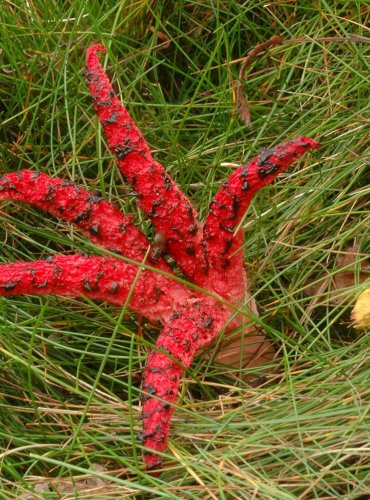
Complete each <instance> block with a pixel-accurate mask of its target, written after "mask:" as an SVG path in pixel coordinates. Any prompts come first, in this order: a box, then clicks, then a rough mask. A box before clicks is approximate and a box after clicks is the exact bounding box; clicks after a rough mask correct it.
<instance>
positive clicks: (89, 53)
mask: <svg viewBox="0 0 370 500" xmlns="http://www.w3.org/2000/svg"><path fill="white" fill-rule="evenodd" d="M98 52H103V53H105V52H106V48H105V47H104V45H100V44H95V45H90V47H88V49H87V50H86V59H89V58H90V57H94V56H95V57H96V56H97V53H98Z"/></svg>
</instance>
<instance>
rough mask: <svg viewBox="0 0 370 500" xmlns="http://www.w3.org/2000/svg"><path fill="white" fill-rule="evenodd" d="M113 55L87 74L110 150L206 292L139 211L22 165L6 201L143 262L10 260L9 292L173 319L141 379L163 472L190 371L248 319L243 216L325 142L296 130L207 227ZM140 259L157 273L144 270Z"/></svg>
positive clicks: (1, 184)
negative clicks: (157, 245) (129, 106)
mask: <svg viewBox="0 0 370 500" xmlns="http://www.w3.org/2000/svg"><path fill="white" fill-rule="evenodd" d="M104 50H105V49H104V47H102V46H100V45H95V46H92V47H90V48H89V49H88V50H87V56H86V65H87V71H86V79H87V84H88V87H89V90H90V93H91V95H92V98H93V102H94V107H95V109H96V111H97V113H98V116H99V119H100V121H101V123H102V126H103V129H104V132H105V134H106V136H107V139H108V144H109V147H110V149H111V151H112V153H113V154H114V155H116V156H117V158H118V165H119V168H120V169H121V171H122V173H123V175H124V176H125V178H126V179H127V181H128V182H129V183H130V184H131V185H132V187H133V189H134V191H135V192H136V194H137V200H138V204H139V206H140V207H141V208H142V209H143V210H144V212H145V213H146V214H147V215H148V217H149V218H150V219H151V221H152V223H153V225H154V227H155V229H156V230H157V232H158V233H160V234H161V235H162V236H163V237H164V238H165V240H166V248H167V252H168V254H169V255H170V256H171V257H172V259H173V260H174V261H175V262H176V264H177V266H178V268H179V269H180V270H181V271H182V272H183V273H185V274H186V276H187V277H188V279H189V281H192V282H193V283H195V284H196V285H199V286H201V287H203V288H204V289H205V291H206V292H207V293H205V294H203V293H200V292H195V291H194V290H192V289H191V288H190V287H187V286H185V285H183V284H181V283H180V282H178V281H176V279H175V278H174V276H173V271H172V270H171V268H170V266H169V265H168V263H167V262H166V260H165V259H163V258H162V257H161V256H160V255H158V253H156V251H155V249H153V248H152V247H151V246H150V245H149V242H148V240H147V238H146V237H145V236H144V235H143V234H142V233H141V231H140V230H139V229H137V228H136V227H135V226H134V225H133V222H132V220H133V219H132V216H130V215H124V214H122V213H121V212H120V211H119V210H118V209H117V208H116V207H115V206H114V205H112V204H111V203H109V202H107V201H104V200H101V199H100V197H98V196H97V195H95V194H93V193H90V192H89V191H86V190H85V189H83V188H80V187H78V186H77V185H75V184H74V183H71V182H69V181H65V180H62V179H52V178H50V177H49V176H47V175H46V174H40V173H38V172H32V171H28V170H23V171H20V172H17V173H11V174H6V175H4V176H2V177H1V178H0V199H12V200H17V201H22V202H26V203H30V204H32V205H34V206H37V207H39V208H41V209H43V210H45V211H47V212H49V213H51V214H53V215H55V216H57V217H59V218H60V219H63V220H66V221H68V222H70V223H72V224H75V225H76V226H77V227H78V228H79V229H81V230H82V231H83V232H84V233H85V235H86V236H87V237H88V238H89V239H90V240H91V241H93V242H94V243H95V244H96V245H99V246H102V247H104V248H108V249H109V250H113V251H114V252H116V253H117V254H121V255H122V256H125V257H128V258H130V259H132V260H133V261H135V262H132V261H130V262H125V261H124V260H122V258H119V255H118V256H117V257H108V258H106V257H98V256H92V255H91V256H90V255H89V256H83V255H69V256H55V257H53V258H46V259H44V260H41V261H37V262H14V263H10V264H4V265H1V266H0V295H3V296H9V295H18V294H22V293H29V294H37V295H39V294H44V293H45V294H46V293H51V294H56V295H66V296H71V297H78V296H87V297H89V298H91V299H97V300H102V301H106V302H109V303H112V304H116V305H124V304H126V302H127V301H128V300H129V304H128V305H129V307H130V308H131V309H132V310H133V311H135V312H137V313H139V314H141V315H143V316H146V317H147V318H149V319H151V320H158V321H161V322H162V323H163V325H164V327H163V331H162V333H161V335H160V336H159V338H158V340H157V344H156V349H153V350H152V351H151V352H150V353H149V355H148V360H147V363H146V368H145V372H144V377H143V385H142V388H143V433H142V434H141V435H140V438H141V440H142V442H143V445H144V447H145V450H146V451H145V453H144V460H145V463H146V465H147V467H148V469H156V468H158V467H160V465H161V456H160V452H162V451H163V450H164V449H165V446H166V443H167V440H168V434H169V429H170V422H171V415H172V413H173V404H174V403H175V402H176V399H177V393H178V388H179V383H180V380H181V376H182V374H183V369H184V368H185V367H189V366H190V365H191V363H192V360H193V358H194V356H195V354H196V353H197V352H198V351H199V350H200V349H203V348H204V347H206V346H207V345H209V343H210V342H212V340H213V339H214V338H215V337H216V336H217V335H218V334H219V333H220V332H221V331H222V329H223V328H224V327H225V325H227V328H230V327H233V326H235V325H238V324H240V322H241V318H238V317H236V318H234V320H233V322H232V323H230V321H229V320H230V317H231V315H232V314H233V309H232V305H233V304H238V303H239V302H242V301H243V299H244V297H245V294H246V293H247V288H248V277H247V274H246V272H245V269H244V259H243V252H242V246H243V234H242V232H241V231H240V230H239V231H238V232H235V231H236V228H237V225H238V223H239V222H240V220H241V218H242V216H243V215H244V213H245V211H246V209H247V207H248V205H249V203H250V201H251V199H252V197H253V195H254V194H255V193H256V191H258V190H259V189H260V188H261V187H263V186H264V185H266V184H268V183H270V182H272V181H273V179H274V178H275V177H276V176H277V175H278V174H279V173H280V172H282V171H284V170H285V169H286V168H288V167H289V166H290V165H291V164H292V163H293V162H294V161H296V160H297V159H298V158H299V157H300V156H301V155H302V154H303V153H304V152H305V151H307V150H309V149H314V148H318V147H319V144H318V143H317V142H316V141H314V140H313V139H309V138H307V137H297V138H295V139H293V140H290V141H288V142H285V143H283V144H280V145H278V146H276V147H274V148H272V149H269V150H262V151H261V152H260V154H259V155H258V156H257V157H256V158H254V159H253V160H252V161H251V162H250V163H248V165H245V166H242V167H240V168H238V169H236V170H235V171H234V172H233V173H232V174H231V176H230V177H229V179H228V180H227V181H226V182H225V183H224V184H223V186H222V188H221V189H220V191H219V192H218V194H217V195H216V196H215V198H214V200H213V201H212V202H211V205H210V213H209V215H208V217H207V218H206V221H205V223H204V227H203V224H202V223H201V222H200V221H199V220H198V218H197V213H196V211H195V209H194V208H193V206H192V204H191V202H190V201H189V200H188V198H187V197H186V196H185V195H184V194H183V193H182V192H181V191H180V189H179V188H178V186H177V185H176V184H175V183H174V182H173V181H172V179H170V177H169V176H168V174H166V172H165V171H164V169H163V167H162V165H160V164H159V163H158V162H156V161H155V160H154V159H153V158H152V155H151V152H150V148H149V146H148V144H147V143H146V141H145V139H144V137H143V136H142V134H141V132H140V130H139V129H138V127H137V126H136V125H135V123H134V122H133V120H132V119H131V117H130V116H129V114H128V112H127V110H126V109H125V108H124V107H123V106H122V104H121V103H120V101H119V100H118V98H117V96H116V94H115V93H114V91H113V88H112V86H111V83H110V81H109V79H108V77H107V75H106V74H105V72H104V70H103V68H102V66H101V64H100V61H99V59H98V52H102V51H104ZM140 263H146V264H149V265H150V266H152V267H153V270H151V269H145V268H143V267H140ZM156 270H158V271H165V272H166V273H167V274H168V275H163V274H160V272H156ZM209 293H210V294H211V295H212V297H211V296H210V295H209ZM221 299H224V300H225V299H226V301H228V302H229V306H230V307H228V306H227V305H225V302H224V301H222V300H221Z"/></svg>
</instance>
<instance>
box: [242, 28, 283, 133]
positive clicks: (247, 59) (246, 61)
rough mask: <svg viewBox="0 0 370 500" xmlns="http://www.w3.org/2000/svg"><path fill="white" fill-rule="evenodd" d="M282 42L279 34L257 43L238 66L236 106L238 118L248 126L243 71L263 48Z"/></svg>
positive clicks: (249, 122)
mask: <svg viewBox="0 0 370 500" xmlns="http://www.w3.org/2000/svg"><path fill="white" fill-rule="evenodd" d="M282 43H283V39H282V38H281V37H280V36H279V35H274V36H273V37H271V38H270V39H269V40H267V41H266V42H263V43H259V44H258V45H256V46H255V47H254V48H253V49H252V50H250V51H249V52H248V55H247V56H246V57H245V58H244V60H243V63H242V65H241V67H240V71H239V80H238V81H237V83H236V106H237V110H238V113H239V116H240V118H241V119H242V120H243V122H244V123H245V124H246V125H247V126H248V127H250V126H251V124H252V122H251V114H250V110H249V106H248V102H247V97H246V95H245V93H244V87H243V80H244V78H245V73H246V71H247V68H248V66H249V65H250V63H251V62H252V61H253V60H254V59H255V58H256V56H258V54H260V53H261V52H263V51H264V50H265V49H267V48H268V47H271V46H273V45H281V44H282Z"/></svg>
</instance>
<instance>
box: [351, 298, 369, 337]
mask: <svg viewBox="0 0 370 500" xmlns="http://www.w3.org/2000/svg"><path fill="white" fill-rule="evenodd" d="M351 319H352V321H353V326H354V327H355V328H358V329H365V328H369V327H370V288H368V289H367V290H365V291H364V292H362V294H361V295H360V296H359V298H358V299H357V301H356V304H355V307H354V308H353V310H352V314H351Z"/></svg>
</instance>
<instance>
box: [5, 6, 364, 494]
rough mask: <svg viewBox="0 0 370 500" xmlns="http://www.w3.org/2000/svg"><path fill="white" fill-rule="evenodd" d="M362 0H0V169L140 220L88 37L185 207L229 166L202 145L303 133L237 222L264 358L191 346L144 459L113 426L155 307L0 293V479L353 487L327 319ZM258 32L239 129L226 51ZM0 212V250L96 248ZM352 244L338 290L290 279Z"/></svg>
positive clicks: (349, 151) (349, 336)
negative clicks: (310, 142) (73, 185)
mask: <svg viewBox="0 0 370 500" xmlns="http://www.w3.org/2000/svg"><path fill="white" fill-rule="evenodd" d="M369 11H370V5H369V4H368V2H363V1H359V0H358V1H345V0H344V1H325V0H321V1H315V2H291V1H287V2H285V3H283V2H266V1H257V0H251V1H249V2H244V3H242V2H237V1H235V0H231V1H229V2H212V1H209V0H206V1H204V2H192V1H189V2H184V1H178V2H169V1H168V2H164V1H163V0H162V1H157V2H154V1H152V2H150V1H145V2H144V1H143V2H129V1H123V2H113V1H107V2H96V1H91V2H82V1H75V2H41V1H40V0H34V1H32V2H31V1H29V2H28V1H27V2H20V1H19V0H16V1H15V2H10V1H7V0H4V2H3V4H2V12H1V14H0V15H1V26H0V28H1V40H2V52H1V55H0V58H1V63H2V69H1V70H0V82H1V86H0V88H1V117H0V119H1V124H2V126H1V132H0V134H1V135H0V155H1V156H0V161H1V171H2V172H8V171H14V170H17V169H20V168H32V169H38V170H42V171H44V172H47V173H49V174H50V175H53V176H61V177H65V178H71V179H74V180H76V181H78V182H79V183H81V184H83V185H85V186H87V187H89V188H90V189H93V190H98V191H101V192H102V193H103V195H104V197H106V198H107V199H110V200H113V201H115V202H116V203H118V204H119V205H120V206H121V207H122V208H124V209H125V211H128V212H133V213H135V214H136V216H137V222H138V223H139V224H141V225H142V226H143V228H144V229H145V230H146V231H148V234H150V228H149V226H148V224H147V223H146V222H145V221H144V220H143V217H142V214H140V213H138V211H137V209H136V207H135V205H134V202H133V201H132V200H131V198H130V196H128V191H127V189H126V187H125V186H124V184H123V182H122V179H121V178H120V176H119V174H118V173H117V169H116V168H115V162H114V159H112V158H111V156H110V154H109V152H108V150H107V147H106V143H105V140H104V137H102V135H101V131H100V129H99V127H98V125H97V119H96V117H95V114H94V112H93V109H92V105H91V102H90V98H89V96H88V92H87V88H86V86H85V84H84V81H83V78H82V76H81V70H82V67H83V59H84V52H85V49H86V47H87V46H88V45H89V44H91V43H93V42H96V41H101V42H102V43H103V44H104V45H105V46H106V47H108V57H107V65H108V66H107V69H108V73H109V74H110V75H113V79H114V84H115V86H116V88H117V89H119V91H120V92H121V95H122V96H123V98H124V100H125V102H127V103H128V107H129V110H130V112H131V113H132V114H133V115H134V116H135V118H136V120H137V122H138V124H139V126H140V127H141V128H142V130H143V132H144V134H145V136H146V138H147V139H148V141H149V143H150V144H151V146H152V148H153V150H154V151H155V152H156V157H157V158H158V159H159V160H160V161H162V162H163V163H164V164H165V165H166V168H167V169H168V172H169V173H170V174H171V175H172V176H173V177H174V178H175V179H176V181H177V182H178V183H179V184H180V185H181V187H182V189H183V190H184V191H185V192H187V193H188V194H189V195H190V196H191V197H192V199H193V200H194V202H195V203H196V205H197V207H198V209H199V212H200V214H201V216H202V217H204V216H205V214H206V213H207V210H208V203H209V201H210V199H211V198H212V195H213V194H214V193H215V192H216V190H217V189H218V187H219V186H220V183H221V182H222V181H223V179H224V178H225V177H226V176H227V174H228V172H229V170H230V167H225V166H222V165H221V164H222V163H224V162H230V163H236V164H241V163H243V162H246V161H247V160H248V158H251V157H252V156H253V155H254V154H255V153H256V151H257V150H258V149H260V148H261V147H264V146H268V145H272V144H276V143H278V142H281V141H283V140H286V139H288V138H290V137H293V136H295V135H298V134H305V135H309V136H311V137H315V138H317V139H319V140H320V142H321V143H322V149H321V150H320V151H319V152H318V153H314V154H312V155H307V156H306V157H305V158H304V159H303V160H302V161H301V162H300V164H299V167H298V166H297V167H296V168H294V169H291V170H289V171H288V172H287V173H286V174H285V175H283V176H281V177H280V178H279V180H278V182H276V183H275V184H274V185H273V186H271V187H268V188H265V189H264V190H263V191H262V192H261V193H259V194H258V196H256V198H255V200H254V202H253V205H252V206H251V208H250V209H249V211H248V214H247V216H246V218H245V221H244V224H243V226H244V229H245V234H246V245H245V258H246V262H247V268H248V272H249V274H250V277H251V282H252V290H253V294H254V297H255V298H256V300H257V302H258V304H259V309H260V313H261V318H260V320H261V323H262V324H263V326H264V327H265V329H266V332H267V335H268V337H269V338H270V339H271V340H272V341H273V342H274V345H275V347H276V349H277V351H278V356H277V359H276V360H275V361H274V362H273V363H272V364H271V365H270V366H264V367H261V368H259V369H256V370H255V375H261V373H263V374H264V379H263V383H261V384H260V385H258V386H255V387H253V386H252V385H251V384H248V383H246V382H244V381H243V377H242V375H243V373H240V371H238V370H235V369H234V370H232V369H230V371H228V370H226V369H224V368H220V367H217V366H215V365H213V364H212V363H211V362H210V361H209V360H206V359H204V358H203V357H201V356H200V357H199V358H198V359H197V360H196V362H195V363H194V364H193V366H192V370H191V371H189V372H188V373H187V375H186V377H185V378H184V381H183V384H182V391H181V394H180V403H179V405H178V408H177V409H176V412H175V418H174V422H173V426H172V432H171V438H170V443H169V447H168V449H167V452H166V461H165V463H166V469H165V471H164V472H163V474H162V475H161V476H160V477H159V478H153V477H150V476H148V475H147V474H146V473H145V472H144V470H143V468H142V462H141V458H140V456H141V447H140V443H139V442H138V441H137V440H136V438H135V436H136V433H137V432H138V431H139V429H140V420H139V417H140V377H141V373H142V370H143V366H144V362H145V357H146V353H147V351H148V348H149V346H150V345H151V343H152V342H155V338H156V333H157V326H156V325H147V324H145V323H144V324H140V321H139V319H138V318H135V317H132V316H128V315H125V314H124V313H123V312H122V311H120V310H119V309H118V308H114V307H111V306H108V305H105V304H97V303H91V302H87V301H82V300H70V299H65V298H57V297H50V296H47V297H41V298H34V297H30V296H21V297H17V298H7V299H4V298H3V299H1V300H0V317H1V322H0V365H1V372H0V373H1V375H0V421H1V425H0V443H1V448H2V450H1V451H0V470H1V475H0V496H1V498H48V499H49V498H50V499H51V498H60V497H62V498H77V497H78V498H99V499H101V498H152V497H154V498H171V499H172V498H194V499H198V498H202V499H208V498H212V499H229V498H238V499H240V498H246V499H249V498H262V499H265V498H268V499H270V498H271V499H293V498H299V499H312V498H320V499H324V498H325V499H326V498H328V499H329V498H345V499H355V498H365V496H367V495H369V494H370V463H369V452H370V449H369V437H370V431H369V429H370V427H369V424H370V415H369V412H370V404H369V394H370V391H369V380H370V367H369V362H368V360H369V354H370V353H369V345H370V341H369V340H370V339H369V332H368V331H367V332H366V331H364V332H362V333H361V334H360V333H358V332H356V331H355V330H354V329H353V328H352V327H351V323H350V316H349V314H350V310H351V308H352V306H353V303H354V301H355V298H356V297H357V296H358V294H359V293H360V291H361V290H363V289H364V288H365V287H366V286H368V284H367V285H366V283H363V282H361V280H360V276H361V274H360V270H361V265H363V266H364V265H365V264H366V263H367V259H368V256H369V248H370V239H369V227H370V219H369V199H370V197H369V194H370V188H369V180H370V175H369V99H368V91H369V85H368V75H369V64H368V56H369V30H368V28H366V25H367V26H368V21H369ZM277 33H278V34H280V35H282V36H283V38H284V40H285V42H286V43H285V44H283V45H281V46H279V47H276V48H273V49H272V50H270V51H269V53H268V54H264V55H262V56H261V57H259V58H258V59H257V60H256V61H255V63H254V64H253V65H252V67H251V69H250V74H249V76H248V78H247V81H246V84H245V88H246V92H247V94H248V97H249V100H250V107H251V114H252V122H253V124H252V127H251V128H247V127H245V126H243V125H242V124H241V123H240V121H239V120H238V117H237V116H236V115H235V112H234V110H233V92H232V82H233V81H235V80H236V79H237V77H238V71H239V63H236V62H235V61H236V60H237V59H240V58H241V57H243V56H245V55H246V54H247V52H248V51H249V50H250V49H251V48H252V47H253V46H255V45H256V44H257V43H261V42H262V41H265V40H267V39H268V38H270V37H271V36H272V35H274V34H277ZM162 34H163V35H164V36H162ZM166 37H168V41H169V45H168V47H163V46H162V47H161V45H160V44H161V43H165V44H166ZM328 37H330V38H331V41H323V38H328ZM359 37H362V38H359ZM302 38H304V41H302ZM344 39H345V40H344ZM294 40H296V41H294ZM0 219H1V229H0V231H1V242H2V245H1V254H0V260H1V261H2V262H8V261H12V260H18V259H24V260H33V259H38V258H41V257H43V256H46V255H48V254H52V253H63V252H64V253H65V252H72V253H74V252H80V251H83V252H84V251H86V252H96V249H95V248H93V245H92V244H89V243H88V242H86V240H85V238H84V237H83V236H81V234H79V233H78V232H77V231H76V230H74V229H72V228H71V227H70V226H69V225H68V224H64V223H62V222H58V221H56V220H54V219H53V218H52V217H49V216H46V215H45V214H43V213H41V212H39V211H37V210H36V209H33V208H31V207H29V206H26V205H19V204H15V203H10V202H2V203H1V207H0ZM354 244H356V250H355V251H353V258H352V261H353V262H351V264H348V265H347V270H349V271H350V272H351V273H352V279H351V281H350V283H349V284H347V287H346V288H345V289H343V290H340V294H339V295H338V296H337V297H336V298H335V297H333V293H332V291H331V290H330V286H326V287H325V286H322V287H321V289H318V288H316V289H314V291H312V289H311V288H310V287H309V283H310V282H316V283H319V284H320V283H321V284H323V280H324V279H325V280H326V279H328V278H330V280H332V281H331V282H333V280H335V277H336V276H340V275H341V273H342V272H343V270H342V269H341V268H340V266H339V265H338V256H343V254H345V253H346V252H348V249H349V248H351V247H352V246H353V245H354ZM367 283H368V282H367ZM324 284H325V283H324ZM310 286H311V285H310ZM310 290H311V291H310ZM307 291H308V294H307ZM141 328H142V330H143V331H144V334H145V340H144V339H143V338H142V336H141V335H140V334H139V333H140V329H141ZM88 481H90V482H88ZM99 487H100V488H101V489H100V490H99V489H98V488H99ZM43 488H44V489H45V488H47V489H48V491H47V492H45V491H44V492H42V489H43ZM89 488H90V490H89ZM91 488H92V489H91ZM94 488H95V489H94ZM32 492H33V493H32ZM22 495H23V497H22ZM27 495H28V496H27Z"/></svg>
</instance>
